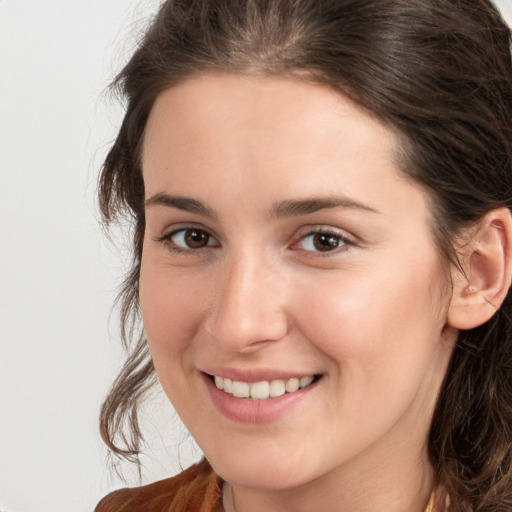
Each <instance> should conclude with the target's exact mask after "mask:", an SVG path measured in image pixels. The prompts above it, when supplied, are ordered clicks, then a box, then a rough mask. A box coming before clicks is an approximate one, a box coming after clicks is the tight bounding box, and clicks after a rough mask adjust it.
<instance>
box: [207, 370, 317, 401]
mask: <svg viewBox="0 0 512 512" xmlns="http://www.w3.org/2000/svg"><path fill="white" fill-rule="evenodd" d="M208 377H210V379H211V380H212V381H213V382H214V383H215V386H216V387H217V389H220V390H222V391H224V392H225V393H227V394H229V395H232V396H234V397H236V398H247V399H252V400H267V399H269V398H276V397H279V396H283V395H285V394H290V393H295V392H296V391H298V390H300V389H304V388H306V387H308V386H310V385H311V384H313V383H314V382H316V381H318V380H319V379H320V377H321V376H320V375H308V376H306V377H292V378H291V379H273V380H264V381H260V382H243V381H238V380H232V379H228V378H224V377H219V376H217V375H208Z"/></svg>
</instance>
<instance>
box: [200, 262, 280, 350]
mask: <svg viewBox="0 0 512 512" xmlns="http://www.w3.org/2000/svg"><path fill="white" fill-rule="evenodd" d="M217 283H218V284H217V288H216V292H217V293H216V294H215V298H214V304H213V307H212V309H211V314H210V316H209V321H208V330H209V333H210V335H211V336H213V338H214V339H215V340H216V341H217V343H219V344H220V345H221V346H222V347H223V348H225V349H227V350H230V351H236V352H240V353H243V352H251V351H253V350H256V349H258V348H259V347H262V346H264V345H266V344H267V343H270V342H275V341H279V340H280V339H282V338H283V337H284V336H285V335H286V333H287V332H288V317H287V314H286V311H285V304H284V300H285V299H284V297H285V285H284V279H283V278H282V276H280V275H279V272H277V271H276V270H275V269H272V268H271V266H270V265H268V264H267V265H265V263H264V259H263V258H258V257H256V256H255V255H245V256H240V255H238V256H234V257H233V259H232V260H230V261H225V262H224V265H223V268H221V269H219V273H218V275H217Z"/></svg>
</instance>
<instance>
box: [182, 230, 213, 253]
mask: <svg viewBox="0 0 512 512" xmlns="http://www.w3.org/2000/svg"><path fill="white" fill-rule="evenodd" d="M209 240H210V235H209V234H208V233H207V232H206V231H203V230H202V229H187V230H186V232H185V242H186V244H187V246H188V247H190V248H191V249H200V248H201V247H206V246H207V245H208V242H209Z"/></svg>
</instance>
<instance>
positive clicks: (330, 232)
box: [154, 226, 355, 257]
mask: <svg viewBox="0 0 512 512" xmlns="http://www.w3.org/2000/svg"><path fill="white" fill-rule="evenodd" d="M187 231H196V232H199V233H201V234H203V235H206V236H207V237H208V243H207V244H206V245H204V246H201V247H197V248H193V247H189V248H184V247H180V246H178V245H177V244H176V243H175V242H174V241H173V240H172V238H173V237H175V236H176V235H177V234H178V233H183V235H184V236H185V235H186V233H187ZM317 235H326V236H330V237H331V238H334V239H336V240H337V243H338V245H337V246H336V247H334V248H333V250H327V251H321V250H317V251H315V250H303V251H304V252H305V253H312V254H315V256H316V257H329V256H332V255H334V254H337V253H339V252H341V251H345V250H347V249H348V247H350V246H353V245H355V242H354V241H353V240H351V239H350V238H348V237H347V236H345V235H343V234H341V233H339V232H337V231H336V230H334V229H328V228H318V229H312V230H310V231H309V232H307V233H306V234H304V235H301V236H300V237H299V238H298V239H297V240H296V241H295V242H293V243H292V244H291V245H290V248H291V249H292V250H301V249H300V247H297V246H298V245H299V244H300V243H301V242H302V243H303V242H304V240H306V239H307V238H309V237H314V236H317ZM154 240H155V241H156V242H159V243H163V244H165V245H166V247H167V248H168V249H169V250H170V251H172V252H173V253H178V254H191V253H196V254H197V253H200V252H202V251H204V250H206V249H208V248H212V247H213V248H215V247H219V246H220V244H218V242H217V244H216V245H210V244H209V242H210V241H211V240H215V237H214V236H213V235H211V234H210V233H209V232H208V231H207V230H206V229H202V228H198V227H195V226H188V227H187V226H186V227H181V228H179V229H174V230H173V231H171V232H169V233H166V234H164V235H163V236H161V237H157V238H155V239H154Z"/></svg>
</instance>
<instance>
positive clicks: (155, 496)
mask: <svg viewBox="0 0 512 512" xmlns="http://www.w3.org/2000/svg"><path fill="white" fill-rule="evenodd" d="M221 487H222V483H221V479H220V477H219V476H218V475H217V474H215V472H214V471H213V469H212V468H211V466H210V464H209V463H208V462H207V461H206V460H205V459H203V460H202V461H201V462H199V463H198V464H194V465H193V466H191V467H190V468H188V469H187V470H185V471H183V472H182V473H180V474H179V475H176V476H174V477H172V478H167V479H165V480H160V481H159V482H155V483H152V484H149V485H144V486H142V487H134V488H129V489H120V490H119V491H114V492H113V493H111V494H109V495H108V496H106V497H105V498H103V499H102V500H101V501H100V503H99V504H98V505H97V507H96V508H95V510H94V512H139V511H140V512H142V511H144V512H186V511H188V512H194V511H197V512H222V491H221Z"/></svg>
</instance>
